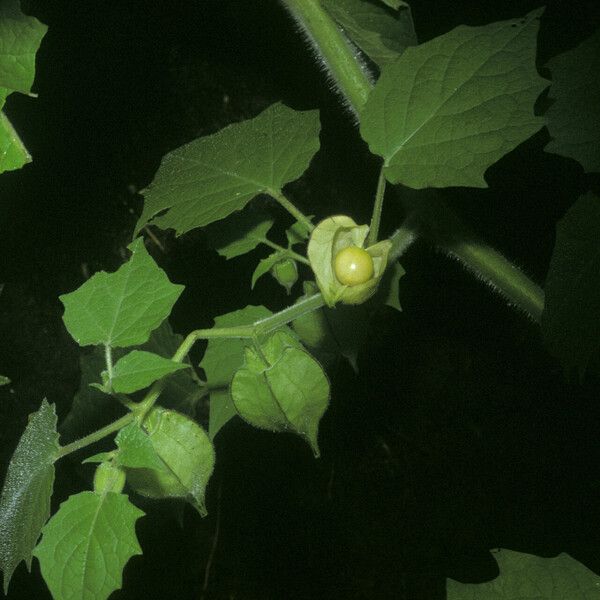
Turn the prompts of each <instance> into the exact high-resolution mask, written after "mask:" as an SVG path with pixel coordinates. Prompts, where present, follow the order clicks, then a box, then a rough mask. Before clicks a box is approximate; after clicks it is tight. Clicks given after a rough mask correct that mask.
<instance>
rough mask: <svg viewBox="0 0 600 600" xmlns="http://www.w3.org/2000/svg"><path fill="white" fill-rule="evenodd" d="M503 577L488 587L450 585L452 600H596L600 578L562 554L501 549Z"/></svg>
mask: <svg viewBox="0 0 600 600" xmlns="http://www.w3.org/2000/svg"><path fill="white" fill-rule="evenodd" d="M494 557H495V559H496V561H497V562H498V566H499V567H500V575H499V576H498V577H496V579H494V580H493V581H489V582H486V583H459V582H458V581H454V580H452V579H449V580H448V582H447V589H446V593H447V597H448V600H516V599H517V598H518V599H519V600H567V599H569V600H571V598H572V599H573V600H575V598H577V600H595V599H597V598H598V589H599V588H600V577H599V576H598V575H596V574H595V573H593V572H592V571H590V570H589V569H587V568H586V567H584V566H583V565H582V564H581V563H579V562H577V561H576V560H574V559H573V558H571V557H570V556H569V555H568V554H559V555H558V556H556V557H554V558H543V557H541V556H534V555H532V554H524V553H521V552H514V551H513V550H505V549H501V550H499V551H497V552H496V553H495V554H494Z"/></svg>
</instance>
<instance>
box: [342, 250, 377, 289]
mask: <svg viewBox="0 0 600 600" xmlns="http://www.w3.org/2000/svg"><path fill="white" fill-rule="evenodd" d="M333 270H334V272H335V276H336V277H337V279H338V281H339V282H340V283H341V284H342V285H348V286H352V285H359V284H361V283H365V282H367V281H369V279H371V278H372V277H373V271H374V268H373V259H372V258H371V255H370V254H369V253H368V252H367V251H366V250H364V249H363V248H359V247H358V246H348V247H346V248H343V249H342V250H340V251H339V252H338V253H337V254H336V256H335V258H334V260H333Z"/></svg>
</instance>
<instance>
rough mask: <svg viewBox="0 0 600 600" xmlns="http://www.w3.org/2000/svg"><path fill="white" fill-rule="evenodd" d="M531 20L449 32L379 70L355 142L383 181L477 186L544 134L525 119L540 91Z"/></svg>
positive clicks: (535, 22) (532, 16)
mask: <svg viewBox="0 0 600 600" xmlns="http://www.w3.org/2000/svg"><path fill="white" fill-rule="evenodd" d="M541 13H542V9H538V10H534V11H532V12H530V13H529V14H528V15H527V16H526V17H524V18H523V19H511V20H510V21H502V22H499V23H492V24H491V25H486V26H483V27H467V26H460V27H457V28H456V29H453V30H452V31H451V32H449V33H447V34H445V35H442V36H440V37H437V38H435V39H433V40H431V41H429V42H427V43H425V44H421V45H420V46H415V47H411V48H407V49H406V50H405V51H404V53H403V54H402V55H401V56H400V57H399V58H398V59H397V60H396V61H395V62H393V63H392V64H390V65H387V66H386V67H384V68H383V69H382V73H381V77H380V78H379V80H378V81H377V83H376V85H375V88H374V89H373V91H372V92H371V94H370V95H369V99H368V101H367V103H366V105H365V108H364V110H363V113H362V115H361V134H362V136H363V138H364V139H365V141H367V143H368V144H369V147H370V149H371V152H373V153H375V154H378V155H379V156H382V157H383V158H384V166H385V175H386V178H387V179H388V180H389V181H391V182H392V183H402V184H404V185H407V186H410V187H413V188H425V187H447V186H473V187H486V186H487V184H486V182H485V179H484V173H485V171H486V169H487V168H488V167H489V166H490V165H492V164H494V163H495V162H496V161H497V160H499V159H500V158H501V157H502V156H504V155H505V154H506V153H507V152H510V151H511V150H512V149H513V148H515V147H516V146H517V145H518V144H520V143H521V142H522V141H524V140H526V139H527V138H528V137H530V136H531V135H533V134H534V133H535V132H536V131H537V130H538V129H540V127H542V126H543V125H544V120H543V119H542V118H540V117H536V116H534V114H533V107H534V103H535V101H536V99H537V97H538V95H539V93H540V92H541V91H542V90H543V89H544V88H545V87H546V85H547V84H548V82H547V81H546V80H545V79H543V78H541V77H540V76H539V75H538V73H537V71H536V68H535V53H536V37H537V31H538V26H539V17H540V15H541Z"/></svg>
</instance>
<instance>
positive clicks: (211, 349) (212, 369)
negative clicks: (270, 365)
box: [200, 305, 273, 388]
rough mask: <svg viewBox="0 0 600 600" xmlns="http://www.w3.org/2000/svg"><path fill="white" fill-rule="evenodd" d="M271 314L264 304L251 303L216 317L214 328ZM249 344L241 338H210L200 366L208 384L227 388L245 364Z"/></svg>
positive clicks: (248, 323) (239, 324)
mask: <svg viewBox="0 0 600 600" xmlns="http://www.w3.org/2000/svg"><path fill="white" fill-rule="evenodd" d="M272 314H273V313H272V312H271V311H270V310H269V309H268V308H265V307H264V306H252V305H249V306H246V307H245V308H242V309H241V310H236V311H233V312H230V313H226V314H224V315H220V316H218V317H215V324H214V328H215V329H219V328H223V327H239V326H241V325H251V324H252V323H255V322H256V321H260V320H261V319H266V318H267V317H270V316H271V315H272ZM246 345H247V342H246V341H245V340H239V339H225V338H213V339H210V340H208V346H207V347H206V351H205V352H204V356H203V358H202V360H201V361H200V368H202V369H204V373H205V374H206V381H207V383H208V385H209V387H211V388H218V387H227V386H228V385H229V384H230V382H231V379H232V378H233V375H234V374H235V372H236V371H237V370H238V369H239V368H240V367H241V366H242V364H243V363H244V347H245V346H246Z"/></svg>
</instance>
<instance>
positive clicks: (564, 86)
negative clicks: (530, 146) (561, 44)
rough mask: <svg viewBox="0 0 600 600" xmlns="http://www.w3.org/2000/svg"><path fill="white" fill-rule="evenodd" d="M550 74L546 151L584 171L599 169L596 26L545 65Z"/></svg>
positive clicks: (599, 67)
mask: <svg viewBox="0 0 600 600" xmlns="http://www.w3.org/2000/svg"><path fill="white" fill-rule="evenodd" d="M546 67H547V68H548V69H550V72H551V73H552V86H551V87H550V92H549V94H548V97H549V98H551V99H554V104H552V106H551V107H550V108H549V109H548V110H547V111H546V115H545V116H546V120H547V125H548V130H549V131H550V135H551V136H552V137H553V138H554V139H553V140H552V141H551V142H550V143H549V144H547V146H546V148H545V150H546V152H554V153H556V154H560V155H561V156H568V157H570V158H574V159H575V160H578V161H579V162H580V163H581V164H582V165H583V168H584V169H585V171H587V172H590V171H600V111H599V110H598V106H600V78H599V77H598V73H599V72H600V29H598V30H596V32H595V33H594V34H592V35H591V36H590V37H589V38H588V39H587V40H585V41H584V42H582V43H581V44H580V45H579V46H577V48H575V49H574V50H571V51H569V52H565V53H564V54H559V55H558V56H556V57H554V58H553V59H551V60H550V61H548V63H547V64H546Z"/></svg>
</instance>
